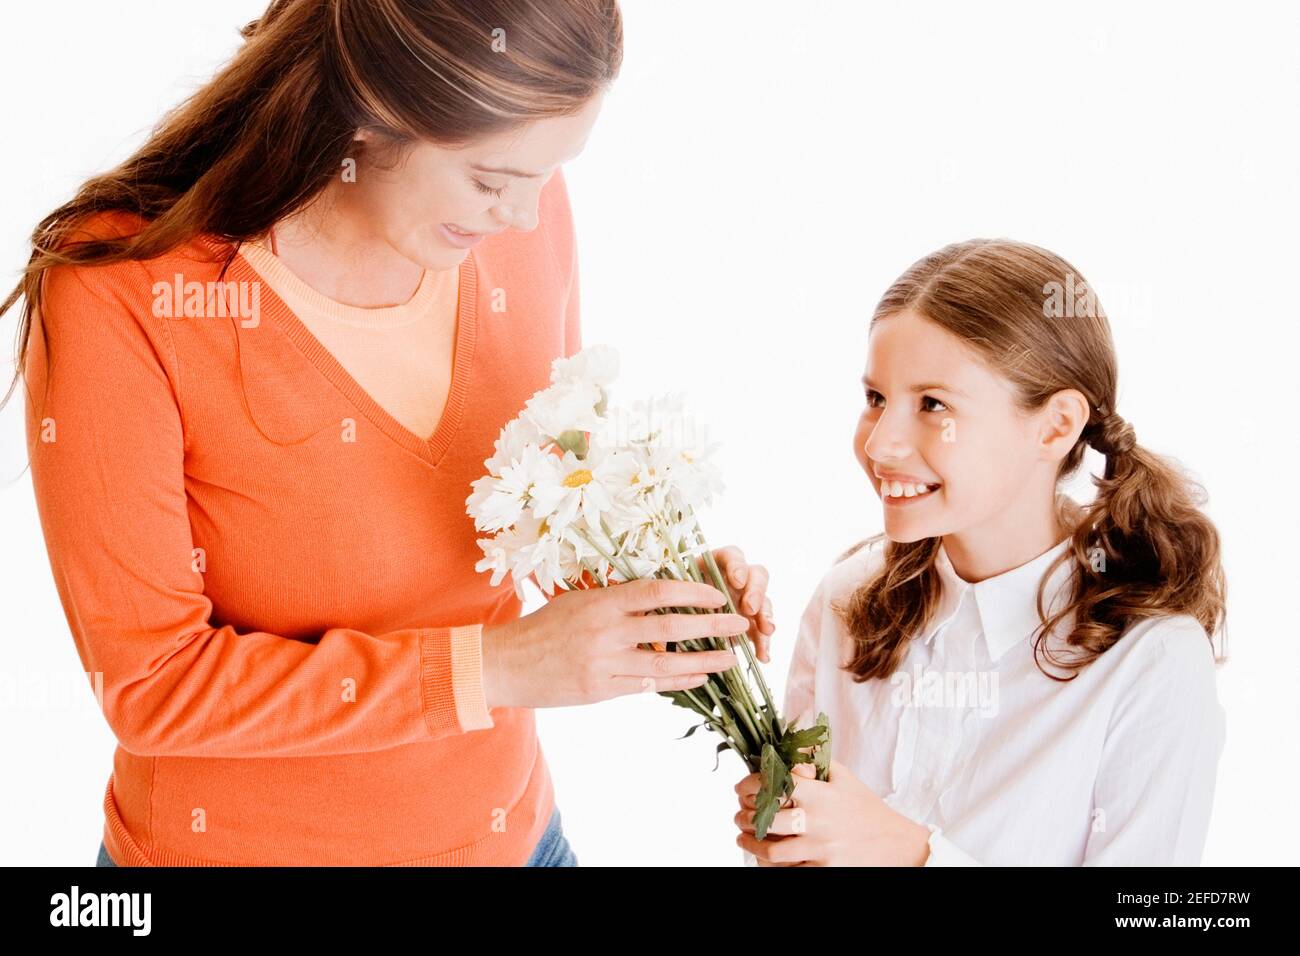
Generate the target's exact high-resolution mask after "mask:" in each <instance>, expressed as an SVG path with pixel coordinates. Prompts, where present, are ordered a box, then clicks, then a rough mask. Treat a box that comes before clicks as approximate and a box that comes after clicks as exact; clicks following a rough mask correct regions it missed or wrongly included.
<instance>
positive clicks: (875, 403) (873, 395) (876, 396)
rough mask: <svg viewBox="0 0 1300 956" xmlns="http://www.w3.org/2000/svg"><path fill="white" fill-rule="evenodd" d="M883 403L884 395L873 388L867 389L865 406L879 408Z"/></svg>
mask: <svg viewBox="0 0 1300 956" xmlns="http://www.w3.org/2000/svg"><path fill="white" fill-rule="evenodd" d="M884 404H885V396H883V395H881V394H880V393H879V392H877V391H875V390H873V389H870V388H869V389H867V407H868V408H880V407H881V406H883V405H884Z"/></svg>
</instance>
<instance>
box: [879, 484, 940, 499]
mask: <svg viewBox="0 0 1300 956" xmlns="http://www.w3.org/2000/svg"><path fill="white" fill-rule="evenodd" d="M937 487H939V486H938V485H927V484H924V483H919V484H913V483H910V482H909V483H907V484H904V483H903V482H901V481H883V482H881V484H880V490H881V493H882V494H885V495H887V496H888V497H890V498H916V497H918V496H920V495H926V494H929V493H930V492H931V491H934V489H935V488H937Z"/></svg>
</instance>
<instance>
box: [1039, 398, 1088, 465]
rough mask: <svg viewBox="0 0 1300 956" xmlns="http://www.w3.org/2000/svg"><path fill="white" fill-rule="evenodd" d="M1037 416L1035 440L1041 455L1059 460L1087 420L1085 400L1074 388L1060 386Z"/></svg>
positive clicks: (1067, 450)
mask: <svg viewBox="0 0 1300 956" xmlns="http://www.w3.org/2000/svg"><path fill="white" fill-rule="evenodd" d="M1040 420H1041V422H1042V425H1041V428H1040V430H1039V436H1038V440H1039V447H1040V448H1041V449H1042V453H1043V457H1044V458H1046V459H1048V460H1049V461H1061V460H1062V459H1063V458H1065V456H1066V455H1068V454H1069V453H1070V449H1072V448H1073V447H1074V445H1075V443H1076V442H1077V441H1078V440H1079V434H1080V433H1081V432H1082V431H1083V429H1084V427H1085V426H1086V425H1087V424H1088V400H1087V399H1086V398H1084V397H1083V393H1082V392H1080V391H1079V390H1078V389H1074V388H1066V389H1062V390H1061V391H1059V392H1057V393H1055V394H1054V395H1052V397H1051V398H1049V399H1048V400H1047V402H1046V404H1045V405H1044V406H1043V412H1042V415H1041V419H1040Z"/></svg>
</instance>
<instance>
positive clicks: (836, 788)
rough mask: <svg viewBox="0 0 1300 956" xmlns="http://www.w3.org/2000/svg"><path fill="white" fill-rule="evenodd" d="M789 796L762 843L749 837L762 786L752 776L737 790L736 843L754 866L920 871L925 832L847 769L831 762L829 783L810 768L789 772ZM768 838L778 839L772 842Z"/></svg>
mask: <svg viewBox="0 0 1300 956" xmlns="http://www.w3.org/2000/svg"><path fill="white" fill-rule="evenodd" d="M793 772H794V774H795V778H796V779H795V785H794V794H793V795H792V796H791V797H789V798H787V800H786V802H785V804H784V807H783V809H780V810H778V811H777V812H776V816H775V817H774V818H773V820H772V825H771V826H770V827H769V828H768V831H767V837H766V838H764V839H762V840H759V839H758V838H756V837H755V836H754V813H755V810H754V806H755V804H754V800H755V798H756V796H757V794H758V791H759V789H760V788H761V787H762V785H763V780H762V777H761V776H760V775H759V774H757V773H751V774H750V775H749V776H747V777H745V778H744V779H743V780H741V781H740V783H738V784H736V793H737V794H738V795H739V797H740V807H741V809H740V812H739V813H737V814H736V816H735V821H736V825H737V826H738V827H740V830H741V833H740V835H739V836H738V837H736V843H737V844H738V845H739V846H741V847H744V848H745V849H746V850H748V851H749V852H750V853H752V854H754V856H755V857H757V858H758V865H759V866H923V865H924V864H925V861H926V859H927V857H928V856H929V854H930V848H929V840H930V830H929V828H928V827H924V826H922V825H921V824H919V823H915V822H913V821H912V820H909V819H908V818H907V817H905V816H903V815H902V814H901V813H899V812H897V811H896V810H894V809H892V808H891V807H889V806H888V805H887V804H886V803H885V801H883V800H881V799H880V797H878V796H876V794H874V793H873V792H872V791H871V790H869V789H868V788H867V787H866V786H865V785H864V784H863V783H862V782H861V781H860V780H858V778H857V777H855V776H854V775H853V773H852V772H851V771H850V770H849V768H848V767H846V766H844V765H843V764H842V763H840V762H838V761H836V760H832V761H831V767H830V779H829V780H818V779H816V771H815V770H814V769H813V767H812V765H811V764H806V763H801V764H796V765H795V767H794V771H793ZM773 834H777V835H776V836H773Z"/></svg>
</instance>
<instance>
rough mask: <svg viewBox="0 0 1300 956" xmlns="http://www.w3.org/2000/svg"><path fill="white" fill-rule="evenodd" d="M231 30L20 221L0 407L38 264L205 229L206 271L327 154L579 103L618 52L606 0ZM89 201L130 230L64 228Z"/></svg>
mask: <svg viewBox="0 0 1300 956" xmlns="http://www.w3.org/2000/svg"><path fill="white" fill-rule="evenodd" d="M241 32H242V33H243V35H244V37H245V38H246V40H247V42H246V43H245V44H244V46H243V47H242V48H241V49H240V50H239V52H238V53H237V54H236V55H235V56H234V58H233V59H232V60H231V62H230V63H228V64H227V65H226V66H225V67H224V68H223V69H222V70H221V71H220V72H219V73H218V74H217V75H216V76H215V77H214V78H213V79H212V80H211V81H210V82H209V83H208V84H207V85H205V86H204V87H203V88H202V89H200V90H199V91H198V92H196V93H195V94H194V95H193V96H191V97H190V98H189V99H187V100H186V101H185V102H184V103H182V104H181V105H180V106H179V107H177V108H176V109H174V110H173V111H172V112H171V113H169V114H168V115H167V116H166V117H165V118H164V119H163V121H162V122H161V123H160V124H159V126H158V127H157V128H156V129H155V130H154V131H153V133H152V134H151V135H150V137H149V138H148V140H147V141H146V142H145V143H144V145H142V146H141V147H140V148H139V149H138V150H137V151H136V152H135V154H134V155H132V156H131V157H130V158H128V159H127V160H126V161H125V162H123V163H122V164H121V165H119V166H118V167H117V168H115V169H113V170H111V171H110V172H107V173H104V174H103V175H100V176H96V177H94V178H92V179H90V180H89V181H87V182H86V183H85V184H83V185H82V186H81V188H80V189H79V190H78V191H77V193H76V195H75V196H74V197H73V198H72V199H71V200H69V201H68V202H66V203H64V204H63V205H61V206H60V207H59V208H57V209H55V210H54V211H53V212H51V213H50V214H49V215H48V216H46V217H45V218H44V219H42V220H41V222H40V223H39V224H38V225H37V226H36V229H35V230H34V231H33V233H32V237H31V243H32V254H31V258H30V260H29V262H28V264H27V267H26V269H25V271H24V273H23V275H22V277H21V279H20V280H19V282H18V284H17V286H16V287H15V288H14V290H13V291H12V292H11V293H10V294H9V296H8V297H7V298H6V299H5V300H4V302H3V303H2V304H0V315H3V314H4V313H5V312H7V311H8V310H9V308H10V307H11V306H13V305H14V303H15V302H16V301H17V300H18V299H19V298H20V297H21V298H23V299H24V303H25V304H24V306H23V311H22V317H21V320H20V322H19V326H18V335H17V347H16V361H17V369H16V371H15V374H14V378H13V380H12V381H11V382H10V383H9V388H8V390H7V391H6V392H5V395H4V398H3V400H0V407H2V406H3V405H4V404H5V403H7V402H8V401H9V398H10V397H11V396H12V394H13V390H14V386H15V385H16V384H17V381H18V379H19V377H20V376H21V375H22V373H23V370H24V368H25V362H26V357H27V352H28V341H29V338H30V335H31V332H32V327H33V316H39V312H40V303H41V288H42V283H41V280H42V277H43V275H44V274H45V272H46V270H47V269H49V268H51V267H53V266H57V265H61V264H68V263H76V264H101V263H110V262H116V261H120V260H124V259H150V258H153V257H155V256H159V255H161V254H163V253H165V252H167V251H168V250H170V249H173V248H175V247H176V246H178V245H181V244H182V243H185V242H187V241H188V240H190V239H192V238H193V237H195V236H197V235H199V234H203V233H206V234H210V235H213V236H216V237H218V238H220V239H222V240H225V241H227V242H229V243H231V249H230V253H229V256H228V258H226V259H225V265H224V266H223V268H222V275H223V276H224V273H225V268H226V267H227V266H229V264H230V261H231V260H233V258H234V256H235V254H236V253H237V251H238V247H239V243H240V242H245V241H249V240H253V239H260V238H263V237H265V235H266V234H267V232H268V231H269V229H270V228H271V226H273V225H274V224H275V223H276V222H277V221H278V220H280V219H281V218H283V217H285V216H288V215H290V214H291V213H293V212H295V211H297V210H299V209H301V208H302V207H304V206H306V205H307V204H308V203H310V202H311V200H312V199H313V198H314V197H316V196H317V194H318V193H320V192H321V190H322V189H324V188H325V186H326V185H327V184H328V183H329V182H330V180H331V179H332V178H333V177H335V176H338V175H339V174H340V172H341V169H342V167H343V163H344V160H345V159H348V158H351V159H354V160H356V161H357V163H358V165H360V163H361V162H362V161H363V159H368V160H370V161H376V162H378V161H382V162H390V161H392V160H393V158H395V157H397V156H398V155H400V153H401V151H402V149H403V148H404V147H406V146H409V145H410V144H412V143H414V142H416V141H420V140H424V141H429V142H434V143H437V144H440V145H443V146H449V147H455V146H463V145H465V144H467V143H469V142H472V141H473V140H474V139H476V138H478V137H481V136H485V135H490V134H493V133H498V132H502V131H505V130H508V129H511V128H513V127H515V126H518V125H520V124H522V123H525V122H528V121H531V120H535V119H540V118H543V117H549V116H559V115H567V114H572V113H576V112H579V111H580V110H581V109H582V107H583V106H584V105H585V104H586V103H587V102H588V101H589V100H590V98H591V97H592V96H593V95H595V94H596V93H598V92H601V91H603V90H604V89H606V88H607V87H608V86H609V85H610V84H611V83H612V82H613V81H614V79H615V78H616V77H617V75H618V71H619V68H620V66H621V63H622V56H623V27H622V18H621V15H620V12H619V9H618V3H617V0H564V2H555V3H530V2H523V0H275V2H273V3H272V4H271V5H270V6H269V7H268V8H267V10H266V12H265V13H264V14H263V15H262V17H261V18H260V19H258V20H256V21H254V22H253V23H250V24H248V25H247V26H246V27H244V28H243V30H242V31H241ZM362 128H366V129H369V130H372V131H373V132H375V133H377V134H378V137H379V140H380V142H381V143H382V146H379V147H373V148H372V149H373V155H372V156H369V157H366V156H364V151H363V150H362V149H361V147H362V145H363V144H362V143H358V142H354V140H353V138H354V135H355V134H356V132H357V130H359V129H362ZM106 212H107V213H125V214H129V216H130V217H132V218H133V219H134V220H135V221H136V223H137V224H138V228H134V229H131V230H128V231H127V234H122V235H116V234H113V235H108V236H104V235H98V236H91V237H87V236H82V238H78V235H79V234H78V227H79V225H80V224H82V223H84V222H85V221H86V220H87V218H88V217H90V216H93V215H96V214H99V213H106ZM36 324H37V327H39V323H36ZM46 344H47V345H48V343H46ZM46 358H47V364H48V363H49V361H50V358H51V357H50V355H49V352H48V351H47V353H46Z"/></svg>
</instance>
